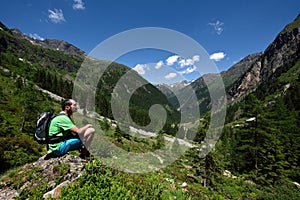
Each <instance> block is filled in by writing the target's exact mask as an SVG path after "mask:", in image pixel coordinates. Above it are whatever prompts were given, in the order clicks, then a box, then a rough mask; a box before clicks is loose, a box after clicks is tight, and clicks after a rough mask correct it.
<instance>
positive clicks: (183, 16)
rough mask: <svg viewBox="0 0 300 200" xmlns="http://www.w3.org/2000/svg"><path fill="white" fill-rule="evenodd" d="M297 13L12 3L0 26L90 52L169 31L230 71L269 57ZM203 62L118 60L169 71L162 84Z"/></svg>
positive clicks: (254, 4) (252, 4)
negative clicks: (114, 40) (120, 37)
mask: <svg viewBox="0 0 300 200" xmlns="http://www.w3.org/2000/svg"><path fill="white" fill-rule="evenodd" d="M299 11H300V1H299V0H251V1H250V0H227V1H224V0H215V1H211V0H210V1H209V0H172V1H167V0H120V1H116V0H105V1H103V0H89V1H88V0H43V1H41V0H22V1H21V0H9V1H2V4H1V7H0V20H1V22H2V23H4V24H5V25H6V26H8V27H9V28H18V29H20V30H21V31H22V32H23V33H25V34H27V35H29V36H31V37H34V38H38V39H41V40H42V39H59V40H65V41H67V42H69V43H71V44H73V45H75V46H76V47H78V48H80V49H82V50H83V51H85V52H86V53H88V54H89V52H91V51H92V50H93V49H94V48H95V47H96V46H97V45H98V44H100V43H101V42H103V41H105V40H107V39H109V38H110V37H112V36H114V35H116V34H119V33H122V32H124V31H128V30H131V29H135V28H143V27H161V28H166V29H170V30H174V31H178V32H180V33H182V34H185V35H186V36H188V37H190V38H192V39H193V40H195V41H197V42H198V43H199V44H200V45H201V46H202V47H203V48H204V49H205V50H206V52H207V54H208V55H209V56H210V59H211V60H212V61H213V62H214V63H215V65H216V66H217V68H218V70H219V71H224V70H227V69H228V68H229V67H231V66H232V65H233V64H234V63H236V62H238V61H239V60H240V59H242V58H244V57H245V56H247V55H249V54H252V53H257V52H261V51H264V50H265V49H266V47H267V46H268V45H269V44H270V43H271V42H272V41H273V40H274V39H275V37H276V35H277V34H278V33H279V32H280V31H281V30H282V29H283V28H284V26H285V25H286V24H288V23H290V22H292V21H293V20H294V19H295V18H296V17H297V15H298V14H299V13H300V12H299ZM175 42H176V41H175ZM99 59H101V58H99ZM199 59H200V60H201V59H202V58H201V57H200V58H199V55H194V56H190V57H182V56H181V55H177V54H175V53H173V52H166V51H162V50H157V49H144V50H139V51H132V52H130V53H127V54H126V55H122V56H120V57H119V58H118V59H116V61H117V62H119V63H122V64H125V65H127V66H129V67H131V68H134V69H135V70H136V71H138V72H139V73H140V74H141V75H142V76H144V77H146V75H147V73H148V72H149V71H151V69H152V68H156V69H158V68H160V69H163V67H162V66H167V67H168V69H169V70H166V72H164V71H163V70H162V71H161V74H163V73H167V74H164V75H163V78H161V79H160V81H158V80H157V81H154V80H150V81H152V82H156V83H158V82H168V81H169V82H175V81H176V80H178V79H175V77H177V78H178V77H181V79H186V80H192V79H196V78H198V77H199V73H197V70H196V68H197V66H196V65H195V63H197V62H199ZM149 63H150V64H149ZM164 68H166V67H164ZM152 76H157V74H156V75H152ZM146 78H147V77H146ZM148 78H149V77H148Z"/></svg>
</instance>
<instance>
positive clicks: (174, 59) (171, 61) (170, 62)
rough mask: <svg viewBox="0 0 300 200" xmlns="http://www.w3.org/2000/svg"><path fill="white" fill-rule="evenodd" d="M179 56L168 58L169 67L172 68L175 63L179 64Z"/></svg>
mask: <svg viewBox="0 0 300 200" xmlns="http://www.w3.org/2000/svg"><path fill="white" fill-rule="evenodd" d="M178 58H179V56H177V55H174V56H170V57H169V58H167V60H166V61H167V65H169V66H171V65H174V63H175V62H177V60H178Z"/></svg>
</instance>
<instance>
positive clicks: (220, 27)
mask: <svg viewBox="0 0 300 200" xmlns="http://www.w3.org/2000/svg"><path fill="white" fill-rule="evenodd" d="M209 25H210V26H213V27H214V30H215V31H216V33H217V34H218V35H221V34H222V32H223V30H224V29H223V25H224V23H223V22H221V21H219V20H217V21H216V22H211V23H209Z"/></svg>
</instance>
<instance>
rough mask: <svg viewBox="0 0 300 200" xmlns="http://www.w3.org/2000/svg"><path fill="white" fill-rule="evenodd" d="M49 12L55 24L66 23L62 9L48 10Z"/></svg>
mask: <svg viewBox="0 0 300 200" xmlns="http://www.w3.org/2000/svg"><path fill="white" fill-rule="evenodd" d="M48 12H49V15H48V17H49V19H50V20H51V21H52V22H54V23H61V22H65V21H66V20H65V18H64V14H63V12H62V10H61V9H54V10H50V9H49V10H48Z"/></svg>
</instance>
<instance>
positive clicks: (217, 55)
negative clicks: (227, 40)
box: [209, 52, 226, 61]
mask: <svg viewBox="0 0 300 200" xmlns="http://www.w3.org/2000/svg"><path fill="white" fill-rule="evenodd" d="M225 56H226V54H225V53H224V52H218V53H213V54H211V55H210V56H209V58H210V59H211V60H214V61H220V60H222V59H223V58H225Z"/></svg>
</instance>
